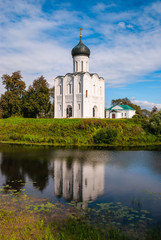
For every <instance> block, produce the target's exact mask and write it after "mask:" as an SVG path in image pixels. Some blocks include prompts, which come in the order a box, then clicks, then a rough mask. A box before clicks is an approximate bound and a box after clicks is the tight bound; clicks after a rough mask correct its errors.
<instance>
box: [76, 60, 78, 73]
mask: <svg viewBox="0 0 161 240" xmlns="http://www.w3.org/2000/svg"><path fill="white" fill-rule="evenodd" d="M76 72H78V62H77V61H76Z"/></svg>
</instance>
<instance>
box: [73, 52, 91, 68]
mask: <svg viewBox="0 0 161 240" xmlns="http://www.w3.org/2000/svg"><path fill="white" fill-rule="evenodd" d="M73 72H89V58H88V57H87V56H84V55H78V56H74V57H73Z"/></svg>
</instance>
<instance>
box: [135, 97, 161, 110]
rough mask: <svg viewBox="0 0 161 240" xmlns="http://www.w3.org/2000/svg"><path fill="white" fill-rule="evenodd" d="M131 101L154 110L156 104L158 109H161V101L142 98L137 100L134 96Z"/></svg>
mask: <svg viewBox="0 0 161 240" xmlns="http://www.w3.org/2000/svg"><path fill="white" fill-rule="evenodd" d="M131 102H132V103H134V104H136V105H139V106H141V108H142V109H144V108H145V109H148V110H152V108H153V107H154V106H156V107H157V108H158V109H161V104H160V103H153V102H148V101H141V100H136V99H135V98H134V97H133V98H131Z"/></svg>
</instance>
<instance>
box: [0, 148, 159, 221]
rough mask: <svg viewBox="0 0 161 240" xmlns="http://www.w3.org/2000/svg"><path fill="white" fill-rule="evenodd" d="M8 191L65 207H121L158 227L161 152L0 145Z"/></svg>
mask: <svg viewBox="0 0 161 240" xmlns="http://www.w3.org/2000/svg"><path fill="white" fill-rule="evenodd" d="M22 183H23V184H22ZM6 185H8V186H10V187H11V188H12V189H16V190H18V191H21V190H22V189H26V191H27V193H28V194H29V195H30V196H34V197H37V198H48V199H49V200H50V201H51V202H61V203H63V204H66V203H67V202H70V201H76V202H81V204H82V206H87V205H89V206H92V207H97V204H98V203H108V202H114V203H115V202H121V204H123V205H125V206H129V207H132V208H135V209H143V210H148V211H150V213H151V214H150V215H151V218H152V219H153V222H154V223H159V222H161V194H160V193H161V151H159V150H157V151H154V150H152V151H150V150H135V151H133V150H126V151H118V150H117V151H116V150H105V149H102V150H94V149H90V150H89V149H88V150H85V149H84V150H79V149H53V148H48V147H27V146H26V147H23V146H14V145H0V187H2V186H6ZM6 192H7V187H6ZM88 201H92V202H91V203H90V204H89V203H88Z"/></svg>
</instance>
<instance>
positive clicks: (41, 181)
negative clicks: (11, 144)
mask: <svg viewBox="0 0 161 240" xmlns="http://www.w3.org/2000/svg"><path fill="white" fill-rule="evenodd" d="M48 158H49V154H44V153H42V152H36V154H35V153H34V152H29V154H28V153H25V152H21V153H19V152H18V153H17V152H14V153H12V154H6V153H5V154H2V160H1V166H0V167H1V172H2V174H3V175H5V177H6V185H9V186H10V187H11V189H15V190H17V191H20V189H22V187H23V185H22V182H23V183H25V176H27V177H28V178H29V179H31V180H32V181H33V182H34V183H33V185H34V186H35V187H36V188H38V189H39V190H41V191H42V190H43V189H45V187H46V186H47V183H48V178H49V174H50V173H49V161H48ZM21 180H22V182H21ZM6 190H7V188H6Z"/></svg>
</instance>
